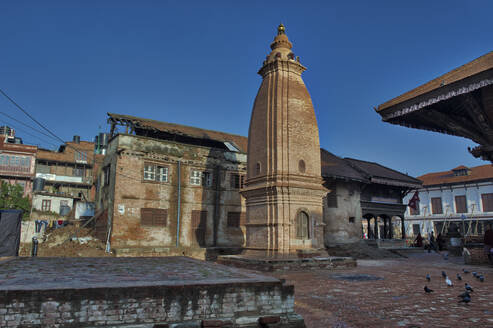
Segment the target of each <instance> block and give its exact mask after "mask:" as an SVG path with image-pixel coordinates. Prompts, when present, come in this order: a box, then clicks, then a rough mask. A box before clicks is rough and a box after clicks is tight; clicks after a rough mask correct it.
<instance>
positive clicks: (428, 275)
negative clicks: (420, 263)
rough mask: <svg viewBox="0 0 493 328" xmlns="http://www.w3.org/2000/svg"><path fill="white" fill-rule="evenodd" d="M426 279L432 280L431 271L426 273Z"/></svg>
mask: <svg viewBox="0 0 493 328" xmlns="http://www.w3.org/2000/svg"><path fill="white" fill-rule="evenodd" d="M426 280H428V281H430V280H431V277H430V274H429V273H427V274H426Z"/></svg>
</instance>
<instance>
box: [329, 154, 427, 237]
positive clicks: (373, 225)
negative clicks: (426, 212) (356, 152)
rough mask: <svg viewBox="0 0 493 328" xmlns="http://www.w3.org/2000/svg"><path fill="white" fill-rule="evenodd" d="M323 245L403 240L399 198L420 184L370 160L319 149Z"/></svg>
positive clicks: (400, 199)
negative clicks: (362, 240) (322, 192)
mask: <svg viewBox="0 0 493 328" xmlns="http://www.w3.org/2000/svg"><path fill="white" fill-rule="evenodd" d="M321 158H322V176H323V178H324V185H325V186H326V188H327V189H328V190H329V192H328V193H327V195H326V197H324V222H325V236H324V237H325V245H327V246H332V245H337V244H345V243H353V242H357V241H358V240H360V239H361V238H366V239H403V238H406V234H405V217H404V213H405V211H406V205H404V204H403V197H404V195H406V194H407V193H408V192H409V191H410V190H412V189H415V188H418V187H420V186H421V182H420V181H419V180H417V179H415V178H413V177H410V176H408V175H406V174H403V173H400V172H398V171H395V170H392V169H390V168H387V167H385V166H383V165H380V164H378V163H374V162H368V161H362V160H358V159H353V158H340V157H338V156H335V155H334V154H332V153H330V152H328V151H326V150H325V149H321Z"/></svg>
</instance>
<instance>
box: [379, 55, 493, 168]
mask: <svg viewBox="0 0 493 328" xmlns="http://www.w3.org/2000/svg"><path fill="white" fill-rule="evenodd" d="M375 110H376V111H377V113H378V114H380V116H381V117H382V120H383V121H384V122H388V123H392V124H397V125H402V126H406V127H410V128H415V129H422V130H429V131H435V132H439V133H445V134H450V135H455V136H460V137H464V138H467V139H470V140H472V141H474V142H476V143H478V144H479V146H478V147H475V148H473V149H469V151H470V152H471V154H473V155H474V156H475V157H481V158H483V159H484V160H489V161H493V52H490V53H488V54H486V55H484V56H482V57H479V58H478V59H475V60H473V61H472V62H470V63H467V64H465V65H463V66H461V67H459V68H456V69H454V70H452V71H450V72H448V73H446V74H444V75H442V76H440V77H438V78H436V79H434V80H432V81H430V82H428V83H425V84H423V85H421V86H419V87H417V88H415V89H413V90H411V91H409V92H407V93H404V94H403V95H400V96H398V97H396V98H394V99H392V100H390V101H387V102H386V103H383V104H381V105H379V106H378V108H376V109H375Z"/></svg>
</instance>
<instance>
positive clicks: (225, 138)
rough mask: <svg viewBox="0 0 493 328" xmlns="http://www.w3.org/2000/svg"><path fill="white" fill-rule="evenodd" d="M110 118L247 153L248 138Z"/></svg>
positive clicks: (126, 117) (136, 119)
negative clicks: (236, 148) (221, 144)
mask: <svg viewBox="0 0 493 328" xmlns="http://www.w3.org/2000/svg"><path fill="white" fill-rule="evenodd" d="M108 116H109V118H110V119H115V120H122V121H131V122H132V123H133V124H135V125H136V126H137V127H139V128H148V129H156V130H159V131H163V132H167V133H171V134H177V135H184V136H188V137H192V138H197V139H207V140H214V141H219V142H233V143H234V144H235V145H236V146H237V147H238V148H239V150H240V151H241V152H243V153H246V152H247V147H248V138H247V137H244V136H239V135H236V134H230V133H224V132H219V131H213V130H205V129H201V128H196V127H193V126H186V125H180V124H175V123H168V122H161V121H154V120H151V119H147V118H140V117H134V116H130V115H121V114H113V113H108Z"/></svg>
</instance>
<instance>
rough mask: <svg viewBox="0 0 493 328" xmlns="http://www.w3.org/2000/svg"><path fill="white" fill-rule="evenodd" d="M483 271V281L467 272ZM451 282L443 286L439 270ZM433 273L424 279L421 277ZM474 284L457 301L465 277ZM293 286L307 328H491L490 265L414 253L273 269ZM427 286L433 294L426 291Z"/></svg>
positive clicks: (492, 290) (492, 275)
mask: <svg viewBox="0 0 493 328" xmlns="http://www.w3.org/2000/svg"><path fill="white" fill-rule="evenodd" d="M463 268H466V269H467V270H469V271H471V272H473V271H476V272H481V273H482V274H484V276H485V281H484V282H483V283H481V282H480V281H479V280H477V279H476V278H474V277H472V275H471V273H469V274H463V273H462V269H463ZM442 270H443V271H445V272H446V273H447V275H449V276H450V279H451V280H452V282H453V284H454V286H453V287H447V286H446V284H445V281H444V279H443V278H442V276H441V272H442ZM427 273H429V274H430V275H431V282H430V283H427V281H426V279H425V276H426V274H427ZM457 273H460V274H461V276H462V277H463V280H464V281H466V282H469V284H470V285H471V286H472V287H473V288H474V292H473V293H472V301H471V303H469V305H464V304H463V303H462V304H458V303H457V302H458V300H459V298H457V296H458V295H459V294H461V293H462V292H463V291H464V281H462V282H460V281H457V279H456V274H457ZM274 275H275V276H277V277H279V278H284V279H286V280H287V283H289V284H294V285H295V311H296V313H298V314H301V315H302V316H303V317H304V319H305V323H306V326H307V327H310V328H315V327H317V328H319V327H320V328H322V327H339V328H343V327H344V328H346V327H347V328H349V327H423V328H424V327H493V268H490V267H479V266H466V265H463V264H461V258H450V259H449V260H444V259H443V258H442V257H441V256H440V255H437V254H434V253H432V254H427V253H423V254H413V255H409V258H408V259H388V260H359V261H358V267H356V268H341V269H336V270H332V271H328V270H313V271H308V272H289V273H286V272H284V273H276V274H274ZM425 285H428V287H430V288H431V289H433V290H434V292H433V293H431V294H429V295H427V294H425V292H424V290H423V288H424V286H425Z"/></svg>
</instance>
